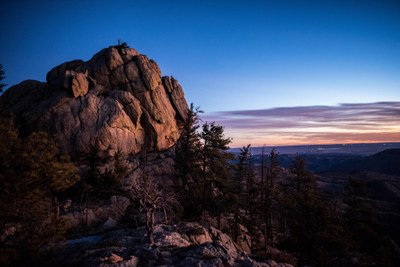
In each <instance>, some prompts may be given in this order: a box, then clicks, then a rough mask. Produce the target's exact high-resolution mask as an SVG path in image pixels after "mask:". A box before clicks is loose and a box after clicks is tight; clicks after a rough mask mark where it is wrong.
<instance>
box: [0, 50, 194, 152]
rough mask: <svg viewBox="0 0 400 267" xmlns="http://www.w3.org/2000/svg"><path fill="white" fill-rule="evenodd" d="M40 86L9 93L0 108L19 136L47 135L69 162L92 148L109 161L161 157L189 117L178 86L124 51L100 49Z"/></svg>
mask: <svg viewBox="0 0 400 267" xmlns="http://www.w3.org/2000/svg"><path fill="white" fill-rule="evenodd" d="M46 80H47V82H46V83H42V82H38V81H31V80H30V81H24V82H22V83H20V84H18V85H15V86H13V87H11V88H10V89H8V90H7V91H6V92H5V93H4V94H3V96H2V99H3V105H4V107H5V110H6V111H11V112H13V113H15V114H16V115H17V118H18V120H19V122H20V123H21V124H22V126H23V129H25V130H26V131H28V132H30V131H38V130H40V131H46V132H48V133H49V134H50V135H51V136H53V137H54V138H55V139H56V140H57V141H58V143H59V144H60V146H61V149H62V150H63V151H64V152H67V153H69V154H70V155H72V156H74V157H80V156H84V155H87V154H89V153H90V151H91V149H93V147H95V146H97V147H98V149H100V150H107V151H109V152H110V154H113V153H115V152H116V151H117V150H120V151H121V152H123V153H125V154H137V153H139V152H142V151H162V150H166V149H168V148H170V147H172V146H173V145H174V144H175V143H176V141H177V139H178V137H179V125H181V124H182V123H183V121H184V120H185V117H186V114H187V110H188V105H187V103H186V100H185V98H184V94H183V91H182V87H181V86H180V85H179V84H178V82H177V81H176V80H175V79H174V78H173V77H162V76H161V71H160V69H159V67H158V65H157V63H156V62H154V61H153V60H151V59H149V58H148V57H147V56H145V55H142V54H139V53H138V52H137V51H136V50H135V49H132V48H129V47H127V46H125V45H120V46H112V47H109V48H106V49H103V50H101V51H100V52H98V53H97V54H95V55H94V56H93V57H92V58H91V59H90V60H89V61H87V62H84V61H82V60H74V61H70V62H66V63H63V64H61V65H59V66H57V67H55V68H53V69H52V70H50V71H49V72H48V73H47V77H46Z"/></svg>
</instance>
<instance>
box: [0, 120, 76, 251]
mask: <svg viewBox="0 0 400 267" xmlns="http://www.w3.org/2000/svg"><path fill="white" fill-rule="evenodd" d="M0 120H1V122H2V123H0V128H1V129H0V131H1V132H2V135H1V143H2V146H1V149H0V170H1V171H0V188H1V189H0V228H1V229H0V232H1V233H5V232H9V230H10V229H14V232H13V234H11V235H8V236H6V237H5V238H2V240H1V242H0V247H3V246H9V247H13V248H15V249H17V250H18V251H19V252H25V253H29V255H30V256H33V255H34V254H35V253H37V252H38V251H39V249H40V247H42V246H43V245H46V244H47V243H49V242H57V241H59V240H60V239H62V238H63V235H64V231H65V229H64V228H63V221H62V220H61V219H60V217H59V206H60V204H59V203H60V198H61V197H62V194H63V192H64V191H65V190H67V189H68V188H70V187H71V186H73V185H74V184H75V183H77V181H78V180H79V176H78V174H77V171H76V168H75V166H74V164H73V163H71V161H70V159H69V157H67V156H63V155H60V154H59V150H58V146H57V145H56V144H55V143H54V142H53V141H52V140H51V139H49V137H48V136H47V134H45V133H32V134H31V135H29V136H28V137H26V138H24V139H21V138H19V136H18V131H17V129H16V128H15V126H14V124H13V120H12V119H10V118H9V117H5V116H2V118H1V119H0Z"/></svg>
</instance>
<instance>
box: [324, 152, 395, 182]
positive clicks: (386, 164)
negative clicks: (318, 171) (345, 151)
mask: <svg viewBox="0 0 400 267" xmlns="http://www.w3.org/2000/svg"><path fill="white" fill-rule="evenodd" d="M331 170H335V171H372V172H377V173H384V174H390V175H395V176H400V149H398V148H395V149H387V150H384V151H382V152H379V153H376V154H374V155H372V156H369V157H362V158H353V159H348V160H346V161H344V162H341V163H339V164H337V165H336V166H332V169H331Z"/></svg>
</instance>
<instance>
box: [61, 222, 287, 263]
mask: <svg viewBox="0 0 400 267" xmlns="http://www.w3.org/2000/svg"><path fill="white" fill-rule="evenodd" d="M146 240H147V238H146V236H145V230H144V229H143V228H138V229H135V230H133V229H123V230H115V231H112V232H108V233H106V234H102V235H96V236H89V237H84V238H80V239H76V240H69V241H67V242H66V243H65V245H64V247H63V248H62V250H61V255H62V259H58V261H62V262H63V263H64V266H132V267H133V266H205V267H207V266H210V267H211V266H236V267H240V266H246V267H247V266H249V267H270V266H274V267H291V266H292V265H290V264H285V263H276V262H275V261H272V260H268V259H265V261H263V262H259V261H255V260H253V259H252V258H251V257H250V256H249V255H248V254H247V253H245V252H243V251H242V250H240V249H239V248H238V246H237V245H236V244H235V243H234V242H233V241H232V239H231V238H230V237H228V236H227V235H225V234H224V233H222V232H221V231H219V230H217V229H216V228H214V227H206V226H203V225H201V224H199V223H180V224H177V225H158V226H156V228H155V246H153V247H149V246H148V245H147V244H146Z"/></svg>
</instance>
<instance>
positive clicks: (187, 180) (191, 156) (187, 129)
mask: <svg viewBox="0 0 400 267" xmlns="http://www.w3.org/2000/svg"><path fill="white" fill-rule="evenodd" d="M201 112H202V111H200V110H199V108H195V107H194V105H193V103H192V104H191V105H190V110H188V114H187V118H186V121H185V124H184V125H183V129H182V132H181V136H180V138H179V140H178V143H177V148H176V159H175V172H176V175H175V177H176V184H177V186H176V188H177V189H178V191H179V193H180V195H181V199H182V206H183V208H184V215H185V216H186V217H193V216H198V215H199V214H200V207H199V202H200V201H201V199H202V187H201V161H202V157H201V149H202V144H201V142H200V137H199V134H198V132H197V131H198V128H199V125H198V122H199V120H200V119H199V113H201Z"/></svg>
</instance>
